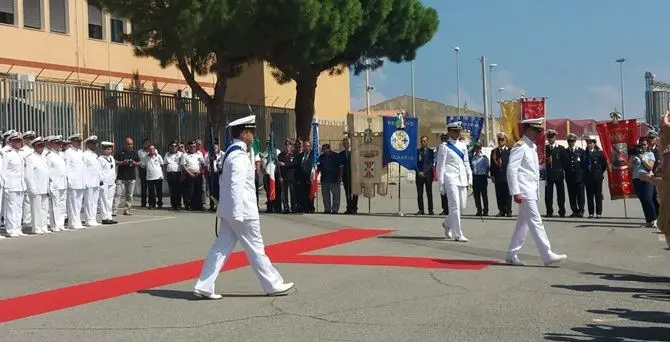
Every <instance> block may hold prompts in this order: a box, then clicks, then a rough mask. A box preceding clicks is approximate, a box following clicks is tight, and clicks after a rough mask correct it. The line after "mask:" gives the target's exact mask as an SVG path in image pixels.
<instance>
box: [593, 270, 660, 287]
mask: <svg viewBox="0 0 670 342" xmlns="http://www.w3.org/2000/svg"><path fill="white" fill-rule="evenodd" d="M582 274H584V275H592V276H597V277H599V278H600V279H603V280H619V281H634V282H639V283H661V284H668V285H670V277H663V276H646V275H639V274H626V273H596V272H582Z"/></svg>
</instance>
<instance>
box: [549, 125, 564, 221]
mask: <svg viewBox="0 0 670 342" xmlns="http://www.w3.org/2000/svg"><path fill="white" fill-rule="evenodd" d="M556 135H557V132H556V131H555V130H553V129H548V130H547V141H548V144H547V146H545V153H544V155H545V158H546V160H545V185H544V204H545V205H546V207H547V217H552V216H553V215H554V187H556V204H558V216H560V217H565V183H564V182H565V175H564V172H565V170H563V164H562V163H561V157H562V156H563V155H564V154H565V147H563V146H561V145H559V144H557V143H556Z"/></svg>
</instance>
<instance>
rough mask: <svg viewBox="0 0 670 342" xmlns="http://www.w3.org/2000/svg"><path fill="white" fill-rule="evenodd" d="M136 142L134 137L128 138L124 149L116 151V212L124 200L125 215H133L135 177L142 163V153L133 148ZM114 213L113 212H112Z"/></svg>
mask: <svg viewBox="0 0 670 342" xmlns="http://www.w3.org/2000/svg"><path fill="white" fill-rule="evenodd" d="M134 146H135V143H134V141H133V139H132V138H126V141H125V143H124V146H123V150H121V151H117V152H116V153H114V160H115V161H116V167H117V169H116V194H115V196H114V203H115V204H114V212H116V211H117V210H118V207H119V206H121V204H122V203H121V200H123V215H132V212H131V208H132V206H133V192H134V191H135V177H136V176H137V171H136V170H137V169H138V168H139V167H140V165H141V164H142V163H141V161H140V155H139V154H138V153H137V151H135V150H134V149H133V147H134ZM112 215H113V214H112Z"/></svg>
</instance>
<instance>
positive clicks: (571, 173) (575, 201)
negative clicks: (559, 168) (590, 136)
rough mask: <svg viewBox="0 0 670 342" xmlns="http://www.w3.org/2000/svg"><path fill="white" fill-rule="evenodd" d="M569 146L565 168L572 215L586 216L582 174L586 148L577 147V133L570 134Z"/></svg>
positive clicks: (565, 153) (564, 161)
mask: <svg viewBox="0 0 670 342" xmlns="http://www.w3.org/2000/svg"><path fill="white" fill-rule="evenodd" d="M567 139H568V148H566V149H565V152H564V153H563V155H564V158H563V160H562V163H563V169H564V170H565V183H566V184H567V185H568V198H569V199H570V209H572V214H570V217H584V176H583V174H582V159H583V157H584V150H583V149H582V148H581V147H575V143H576V142H577V135H575V134H573V133H570V134H568V137H567Z"/></svg>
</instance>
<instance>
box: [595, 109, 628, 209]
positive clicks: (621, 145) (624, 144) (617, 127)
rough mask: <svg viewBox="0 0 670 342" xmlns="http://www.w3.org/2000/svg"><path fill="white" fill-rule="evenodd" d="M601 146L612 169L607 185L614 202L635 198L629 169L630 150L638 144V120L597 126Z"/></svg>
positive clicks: (609, 171) (608, 174) (610, 169)
mask: <svg viewBox="0 0 670 342" xmlns="http://www.w3.org/2000/svg"><path fill="white" fill-rule="evenodd" d="M596 129H597V130H598V137H599V138H600V146H602V149H603V154H604V155H605V159H606V160H607V164H608V165H611V166H612V167H611V168H609V169H608V170H607V183H608V184H609V188H610V197H611V198H612V200H617V199H622V198H634V197H636V195H635V190H634V189H633V185H632V182H633V179H632V173H631V171H632V170H629V169H628V148H629V147H633V146H635V145H636V144H637V139H638V130H637V123H636V120H634V119H633V120H625V121H617V122H608V123H600V124H598V125H596Z"/></svg>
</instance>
